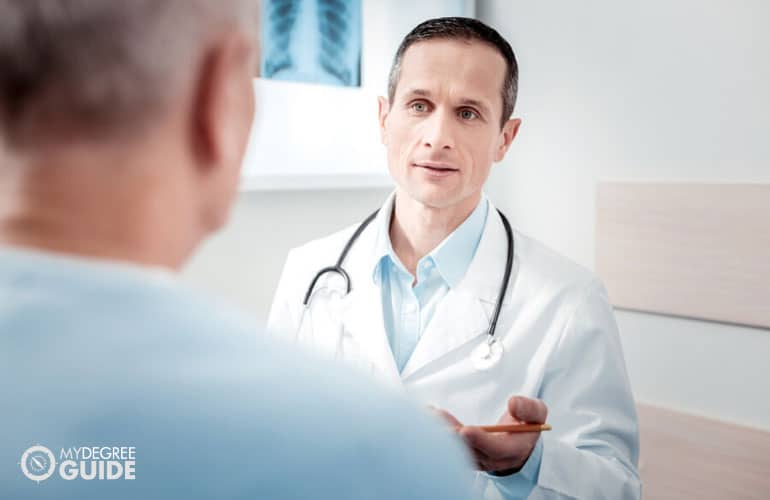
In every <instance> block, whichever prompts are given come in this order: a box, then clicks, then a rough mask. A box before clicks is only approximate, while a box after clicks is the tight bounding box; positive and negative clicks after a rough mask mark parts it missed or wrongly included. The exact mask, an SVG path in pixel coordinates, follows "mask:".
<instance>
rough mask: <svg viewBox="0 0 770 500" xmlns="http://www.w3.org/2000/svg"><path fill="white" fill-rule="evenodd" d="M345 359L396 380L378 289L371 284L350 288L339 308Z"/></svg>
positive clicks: (368, 282)
mask: <svg viewBox="0 0 770 500" xmlns="http://www.w3.org/2000/svg"><path fill="white" fill-rule="evenodd" d="M342 332H343V335H344V336H346V337H347V339H346V340H345V342H346V345H347V348H346V350H345V358H346V359H349V360H350V361H352V362H353V363H354V364H356V365H359V366H360V367H361V368H363V369H370V370H371V371H372V372H374V373H375V375H378V376H384V378H385V379H392V380H400V377H399V374H398V368H397V367H396V362H395V360H394V358H393V353H392V351H391V349H390V344H389V343H388V337H387V334H386V333H385V325H384V322H383V317H382V300H381V297H380V289H379V287H377V286H376V285H375V284H374V283H372V282H371V281H367V282H366V283H365V284H363V285H360V286H359V287H357V288H355V289H353V290H352V291H351V292H350V293H349V294H348V296H347V297H346V298H345V303H344V304H343V309H342Z"/></svg>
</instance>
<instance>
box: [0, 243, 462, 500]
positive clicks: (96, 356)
mask: <svg viewBox="0 0 770 500" xmlns="http://www.w3.org/2000/svg"><path fill="white" fill-rule="evenodd" d="M0 409H1V410H0V499H8V500H10V499H14V500H21V499H26V498H30V499H32V498H34V499H57V500H68V499H78V500H96V499H103V498H111V499H117V500H123V499H136V498H141V499H144V500H149V499H154V498H163V499H171V500H173V499H176V498H180V499H181V498H183V499H185V500H195V499H204V498H207V499H208V498H221V499H244V500H245V499H259V498H269V499H301V498H316V499H335V500H336V499H354V498H369V499H382V500H385V499H388V500H389V499H393V498H404V499H415V500H416V499H424V498H442V499H452V500H460V499H463V498H468V497H467V496H466V495H464V493H468V492H469V491H470V485H469V484H464V482H463V479H462V478H463V476H464V475H465V474H464V472H465V471H466V469H467V467H469V466H470V463H469V462H468V461H467V460H465V450H464V449H463V447H462V446H461V444H460V443H459V441H455V440H453V439H451V438H450V437H449V435H448V433H447V432H446V430H445V429H444V428H443V425H442V424H441V423H440V422H437V421H435V420H432V419H429V417H427V416H426V415H424V414H422V413H421V412H420V411H418V410H417V409H416V408H414V407H413V406H412V405H410V404H407V403H406V402H405V401H403V400H402V398H401V397H399V396H397V395H395V394H390V393H388V392H386V391H384V390H383V389H381V388H377V387H376V386H375V385H374V384H372V383H371V382H370V381H368V380H367V379H366V378H365V377H361V376H360V375H359V374H357V373H356V372H353V371H348V370H347V369H345V368H343V367H342V366H335V365H331V364H326V363H321V362H319V361H317V360H316V359H315V358H313V357H311V356H308V355H306V354H305V353H304V352H302V350H301V349H298V348H296V347H293V346H284V345H283V344H282V343H280V342H278V341H275V340H274V339H272V338H269V337H266V336H265V337H262V336H258V335H256V334H255V330H254V329H253V328H252V327H251V323H250V322H249V321H248V320H247V319H244V318H243V317H242V316H241V315H240V314H238V313H237V312H235V311H232V310H230V309H228V308H226V307H224V306H223V305H221V304H219V305H214V304H212V303H211V302H210V301H209V300H207V299H203V298H201V297H199V296H198V295H197V294H195V293H191V292H190V291H188V290H185V289H184V288H183V287H182V286H180V285H179V284H178V283H177V281H176V280H175V279H174V278H173V277H172V276H171V275H170V274H168V273H159V272H147V270H146V269H144V268H139V267H137V266H131V265H126V264H118V263H108V262H105V261H92V260H86V259H79V258H70V257H64V256H58V255H53V254H44V253H39V252H33V251H26V250H9V249H3V248H1V247H0ZM33 445H42V446H44V447H46V448H47V449H48V450H49V451H50V452H51V453H53V458H54V462H53V463H51V462H50V461H49V459H48V455H46V454H45V453H43V452H41V451H39V450H37V449H36V450H35V454H32V455H27V456H26V460H25V451H29V450H30V447H32V446H33ZM81 447H89V448H90V447H99V450H100V453H103V451H102V447H107V451H108V457H109V452H110V451H111V447H116V448H117V447H125V448H131V447H133V448H134V452H133V458H134V460H133V461H134V464H133V466H132V467H133V468H134V478H133V479H124V478H119V479H113V480H106V479H104V480H99V479H90V480H87V479H83V478H81V477H78V478H75V479H69V478H68V477H67V475H69V474H71V473H72V469H73V467H71V466H70V465H67V463H66V462H67V460H66V452H68V451H71V450H72V449H73V448H81ZM62 451H65V454H62ZM101 456H102V457H104V455H101ZM123 458H124V459H129V460H130V457H129V456H127V455H126V456H124V457H123ZM22 463H25V464H27V466H28V467H27V469H28V472H29V471H32V473H33V475H32V476H27V475H25V474H24V473H23V472H22V467H21V464H22ZM103 463H104V462H103ZM121 463H123V462H121ZM84 464H85V465H84V467H85V470H86V474H90V473H91V471H92V469H91V467H92V465H91V463H90V460H89V461H85V462H84ZM128 466H129V465H128V464H127V463H126V467H128ZM62 467H63V468H64V470H65V476H62V475H61V470H62ZM74 468H75V469H76V470H77V465H76V466H75V467H74ZM48 470H50V471H51V472H52V475H51V476H50V477H48V478H42V479H41V474H43V475H44V473H45V472H46V471H48ZM33 479H41V480H40V482H39V483H38V482H36V480H33Z"/></svg>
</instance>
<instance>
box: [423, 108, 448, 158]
mask: <svg viewBox="0 0 770 500" xmlns="http://www.w3.org/2000/svg"><path fill="white" fill-rule="evenodd" d="M423 125H424V128H423V132H422V133H423V136H422V145H423V146H425V147H427V148H431V149H445V150H446V149H454V147H455V142H454V131H453V130H452V122H451V118H450V117H449V116H446V114H445V113H441V112H435V113H433V114H432V115H431V116H430V118H428V119H427V120H426V121H425V122H424V123H423Z"/></svg>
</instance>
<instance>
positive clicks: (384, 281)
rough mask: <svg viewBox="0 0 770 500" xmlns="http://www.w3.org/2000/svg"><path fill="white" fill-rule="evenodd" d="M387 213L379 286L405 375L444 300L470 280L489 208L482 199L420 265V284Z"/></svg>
mask: <svg viewBox="0 0 770 500" xmlns="http://www.w3.org/2000/svg"><path fill="white" fill-rule="evenodd" d="M393 199H394V200H395V197H394V198H393ZM386 210H389V211H390V213H389V215H388V217H382V218H380V219H379V220H380V221H381V226H380V227H379V228H378V231H379V233H378V238H377V250H376V254H375V256H376V257H378V258H377V260H376V262H377V264H376V265H375V269H374V280H375V283H377V284H379V285H380V288H381V290H382V312H383V319H384V323H385V331H386V332H387V334H388V341H389V342H390V348H391V350H392V351H393V357H394V359H395V360H396V366H398V369H399V371H403V369H404V366H406V363H407V361H408V360H409V357H410V356H411V355H412V352H413V351H414V348H415V347H416V346H417V342H418V341H419V340H420V336H421V335H422V332H424V331H425V328H426V327H427V325H428V323H430V320H431V318H432V317H433V314H434V313H435V312H436V308H437V307H438V305H439V304H440V303H441V299H443V298H444V296H446V294H447V292H449V290H450V289H451V288H453V287H455V286H457V284H458V283H459V282H460V281H461V280H462V279H463V277H464V276H465V273H466V271H467V270H468V266H470V264H471V261H472V260H473V256H474V255H475V253H476V248H477V247H478V246H479V241H481V235H482V234H483V232H484V225H485V224H486V220H487V213H488V212H489V202H488V201H487V199H486V197H483V196H482V198H481V200H480V201H479V203H478V205H476V208H475V209H474V210H473V212H471V214H470V215H469V216H468V218H467V219H465V221H463V223H462V224H460V225H459V226H458V227H457V229H455V230H454V231H453V232H452V233H451V234H450V235H449V236H447V237H446V238H445V239H444V241H442V242H441V243H440V244H439V245H438V246H437V247H436V248H435V249H433V251H431V252H430V253H429V254H428V255H426V256H424V257H423V258H421V259H420V261H419V262H418V263H417V277H416V278H417V279H416V283H415V277H414V276H412V274H411V273H410V272H409V271H407V269H406V267H405V266H404V264H402V263H401V261H400V260H399V258H398V256H397V255H396V253H395V252H394V251H393V246H392V244H391V241H390V221H391V218H392V216H393V207H392V206H391V207H388V208H386ZM413 284H414V286H412V285H413Z"/></svg>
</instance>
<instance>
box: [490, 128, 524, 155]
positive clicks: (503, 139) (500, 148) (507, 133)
mask: <svg viewBox="0 0 770 500" xmlns="http://www.w3.org/2000/svg"><path fill="white" fill-rule="evenodd" d="M520 126H521V118H511V119H510V120H508V121H507V122H505V124H504V125H503V128H502V130H501V131H500V140H499V143H498V145H497V149H496V150H495V161H496V162H499V161H502V160H503V158H505V153H507V152H508V148H510V147H511V143H512V142H513V140H514V139H515V138H516V134H518V133H519V127H520Z"/></svg>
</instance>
